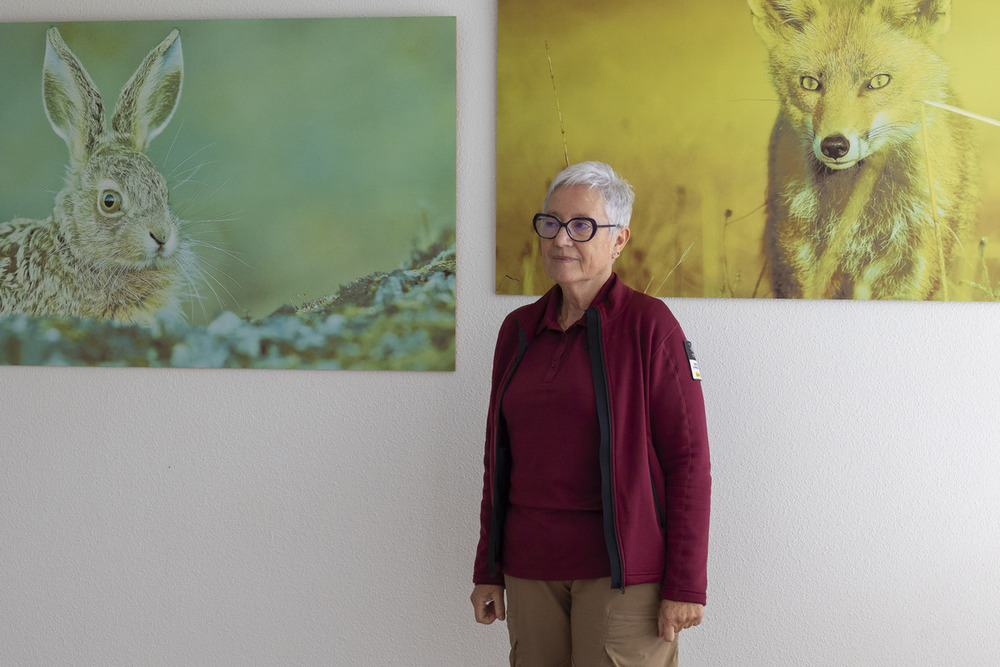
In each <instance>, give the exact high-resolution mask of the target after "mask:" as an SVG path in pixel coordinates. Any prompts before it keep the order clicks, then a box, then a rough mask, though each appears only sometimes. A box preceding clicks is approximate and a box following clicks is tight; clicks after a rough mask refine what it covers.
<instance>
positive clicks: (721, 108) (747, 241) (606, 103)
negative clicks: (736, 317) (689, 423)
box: [496, 0, 1000, 301]
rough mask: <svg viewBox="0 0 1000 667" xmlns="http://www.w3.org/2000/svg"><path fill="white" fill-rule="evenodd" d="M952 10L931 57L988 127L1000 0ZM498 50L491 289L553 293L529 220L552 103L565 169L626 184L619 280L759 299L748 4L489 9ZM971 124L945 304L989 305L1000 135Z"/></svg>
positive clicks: (541, 185) (753, 56)
mask: <svg viewBox="0 0 1000 667" xmlns="http://www.w3.org/2000/svg"><path fill="white" fill-rule="evenodd" d="M951 12H952V22H951V28H950V29H949V31H948V32H947V33H946V34H945V35H944V36H943V38H942V39H941V43H940V48H939V52H940V53H941V55H942V56H943V57H944V59H945V60H946V62H947V63H948V65H949V67H950V72H951V84H952V87H953V88H954V90H955V93H956V95H957V99H958V101H959V104H960V105H961V106H962V108H964V109H967V110H969V111H972V112H974V113H977V114H980V115H983V116H987V117H990V118H994V119H1000V71H998V70H1000V57H998V56H1000V46H997V42H996V40H995V33H996V26H997V25H1000V3H995V2H992V1H987V0H954V1H953V2H952V10H951ZM498 42H499V43H498V46H499V55H498V66H497V263H496V290H497V293H499V294H541V293H543V292H544V291H545V290H546V289H548V287H549V286H550V285H551V284H552V282H551V280H549V279H548V277H547V276H546V275H545V271H544V269H543V267H542V264H541V262H540V261H539V259H538V256H537V253H538V243H537V237H536V236H535V234H534V233H533V231H532V229H531V218H532V216H533V215H534V214H535V213H537V212H538V211H540V210H541V207H542V202H543V199H544V197H545V192H546V190H547V188H548V184H549V183H550V182H551V180H552V177H553V176H555V174H556V173H557V172H558V171H559V170H560V169H562V168H563V167H564V166H565V165H566V157H565V155H564V142H563V134H562V132H561V127H560V114H559V111H557V106H556V97H557V96H558V104H559V110H561V115H562V128H564V130H565V150H566V153H568V159H569V162H570V163H575V162H580V161H583V160H600V161H604V162H608V163H609V164H611V165H612V166H613V167H614V168H615V170H616V171H618V173H619V174H620V175H621V176H623V177H624V178H625V179H627V180H628V181H629V182H631V183H632V185H633V186H634V188H635V192H636V201H635V206H634V209H633V213H632V222H631V230H632V239H631V240H630V241H629V244H628V246H627V247H626V248H625V251H624V252H623V253H622V255H621V257H620V258H619V259H618V260H617V261H616V263H615V270H616V271H617V272H618V273H619V275H621V276H622V278H623V279H624V281H625V282H626V283H628V284H629V285H631V286H632V287H634V288H636V289H638V290H644V291H645V292H646V293H648V294H652V295H655V296H660V297H665V296H681V297H770V296H771V289H770V285H769V280H768V276H767V275H766V273H765V272H763V268H764V253H763V233H764V223H765V216H766V214H765V211H764V197H765V189H766V187H767V157H768V140H769V137H770V132H771V126H772V125H773V123H774V119H775V117H776V115H777V112H778V100H777V95H776V94H775V92H774V89H773V87H772V85H771V81H770V77H769V75H768V70H767V67H768V64H767V50H766V49H765V47H764V44H763V42H761V40H760V38H759V37H758V36H757V34H756V33H755V32H754V29H753V25H752V21H751V16H750V10H749V8H748V6H747V4H746V2H745V0H721V1H718V2H701V1H699V0H688V1H680V0H671V1H667V2H649V1H648V0H625V1H621V2H604V1H603V0H582V1H581V0H549V1H548V2H538V3H536V2H532V1H530V0H499V27H498ZM546 45H547V47H546ZM550 59H551V69H550ZM553 79H554V81H553ZM553 84H554V87H555V92H554V91H553ZM973 128H974V137H975V141H976V143H977V144H978V149H979V158H978V159H979V161H980V173H979V177H978V178H979V199H980V201H979V209H978V216H977V220H976V222H975V224H974V226H973V229H972V230H971V231H970V232H969V233H968V234H966V235H965V237H963V238H961V239H960V241H961V246H956V248H955V251H954V254H953V260H952V264H951V268H950V271H949V299H951V300H962V301H981V300H996V299H1000V293H998V287H1000V286H998V284H997V281H1000V159H997V157H996V156H997V155H1000V127H995V126H992V125H988V124H986V123H982V122H975V121H974V122H973ZM981 239H986V243H985V245H983V244H981ZM984 267H985V268H984ZM991 282H992V290H990V289H989V288H990V283H991ZM973 283H975V284H973ZM935 298H938V299H940V298H941V294H940V290H939V291H938V294H937V295H936V296H935Z"/></svg>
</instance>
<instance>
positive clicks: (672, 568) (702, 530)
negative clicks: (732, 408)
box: [650, 325, 712, 604]
mask: <svg viewBox="0 0 1000 667" xmlns="http://www.w3.org/2000/svg"><path fill="white" fill-rule="evenodd" d="M692 356H693V354H692ZM650 380H651V391H650V402H651V405H650V429H651V436H652V440H653V447H654V449H655V450H656V454H657V458H658V460H659V463H660V466H661V467H662V472H663V485H664V496H665V498H664V505H665V512H666V514H665V540H666V550H665V559H664V560H665V562H664V572H663V585H662V588H661V591H660V597H661V598H663V599H665V600H676V601H679V602H695V603H698V604H705V598H706V595H705V593H706V588H707V583H708V581H707V580H708V575H707V567H708V525H709V509H710V504H711V493H712V477H711V462H710V457H709V451H708V429H707V425H706V421H705V402H704V398H703V396H702V392H701V380H700V379H695V377H694V371H693V370H692V368H691V365H690V362H689V359H688V351H687V349H686V348H685V338H684V333H683V331H682V330H681V328H680V326H677V325H674V326H673V327H672V328H671V330H670V333H669V334H668V335H667V336H666V338H665V339H664V340H663V341H662V342H661V343H660V345H659V346H658V348H657V349H655V350H654V354H653V359H652V364H651V369H650Z"/></svg>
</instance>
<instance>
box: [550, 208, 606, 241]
mask: <svg viewBox="0 0 1000 667" xmlns="http://www.w3.org/2000/svg"><path fill="white" fill-rule="evenodd" d="M531 224H532V225H533V226H534V228H535V233H536V234H538V235H539V236H541V237H542V238H543V239H554V238H555V237H556V236H558V235H559V230H560V229H562V228H563V227H565V228H566V233H567V234H568V235H569V237H570V239H572V240H574V241H578V242H580V243H585V242H587V241H589V240H590V239H592V238H594V234H596V233H597V230H598V229H603V228H607V227H621V225H599V224H597V221H596V220H594V219H593V218H570V219H569V220H567V221H566V222H563V221H561V220H560V219H559V218H557V217H555V216H554V215H549V214H548V213H538V214H536V215H535V217H534V219H533V220H532V221H531Z"/></svg>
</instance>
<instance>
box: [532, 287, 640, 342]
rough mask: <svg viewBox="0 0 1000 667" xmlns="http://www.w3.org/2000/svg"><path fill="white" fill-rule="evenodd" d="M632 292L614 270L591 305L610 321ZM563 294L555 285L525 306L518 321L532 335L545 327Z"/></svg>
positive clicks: (604, 318)
mask: <svg viewBox="0 0 1000 667" xmlns="http://www.w3.org/2000/svg"><path fill="white" fill-rule="evenodd" d="M632 292H633V290H632V288H631V287H629V286H628V285H626V284H625V283H624V282H622V281H621V279H620V278H619V277H618V274H616V273H613V272H612V274H611V277H610V278H608V280H607V282H606V283H604V285H603V286H602V287H601V289H600V291H598V293H597V296H596V297H594V301H593V303H591V304H590V306H591V308H597V310H598V311H599V312H600V314H601V319H602V320H603V321H605V322H609V321H611V320H613V319H615V318H616V317H618V316H619V315H620V314H621V312H622V311H623V310H624V309H625V304H626V303H627V302H628V300H629V297H630V296H631V294H632ZM561 295H562V291H561V288H560V287H559V285H553V286H552V288H551V289H550V290H549V291H548V292H546V293H545V294H543V295H542V297H541V298H540V299H538V301H535V302H534V303H532V304H529V305H527V306H525V307H524V310H523V311H522V315H521V317H518V323H519V324H520V325H521V327H522V329H524V330H525V331H526V332H528V333H529V335H530V336H531V337H534V336H535V335H537V334H538V333H539V332H541V331H542V330H543V329H545V327H546V324H547V321H548V318H547V315H549V314H551V313H554V312H555V309H556V308H558V306H559V299H560V297H561Z"/></svg>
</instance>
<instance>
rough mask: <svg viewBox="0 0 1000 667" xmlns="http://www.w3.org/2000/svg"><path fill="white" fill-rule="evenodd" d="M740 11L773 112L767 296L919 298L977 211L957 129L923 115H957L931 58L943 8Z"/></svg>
mask: <svg viewBox="0 0 1000 667" xmlns="http://www.w3.org/2000/svg"><path fill="white" fill-rule="evenodd" d="M748 3H749V5H750V10H751V14H752V18H753V25H754V29H755V30H756V32H757V34H758V35H759V36H760V37H761V39H762V40H763V41H764V44H765V45H766V46H767V49H768V52H769V62H770V74H771V79H772V82H773V84H774V88H775V91H776V92H777V94H778V98H779V101H780V105H781V106H780V111H779V112H778V117H777V120H776V121H775V123H774V128H773V130H772V132H771V141H770V149H769V162H768V193H767V225H766V230H765V238H764V246H765V253H766V255H767V259H768V263H769V265H770V276H771V287H772V291H773V293H774V296H776V297H801V298H854V299H930V298H932V297H933V296H934V294H935V292H936V291H937V290H938V288H939V287H940V286H941V285H942V284H943V281H944V280H945V275H942V271H943V270H944V271H945V272H946V271H947V266H948V264H949V262H950V259H951V256H952V254H953V249H954V247H955V245H956V243H957V242H958V239H959V238H960V237H961V235H962V233H963V232H964V231H966V230H967V228H968V227H969V225H970V223H971V221H972V219H973V216H974V214H975V208H976V193H975V187H974V183H973V181H974V171H975V159H974V158H972V141H971V137H970V132H971V128H970V127H969V122H968V121H967V120H966V119H965V118H963V117H961V116H959V115H957V114H954V113H950V112H947V111H944V110H941V109H938V108H935V107H931V106H929V105H924V104H923V101H924V100H928V101H932V102H939V103H945V104H950V105H956V104H957V103H956V100H955V97H954V95H953V93H952V90H951V86H950V84H949V77H948V68H947V65H946V63H945V62H944V60H943V59H942V58H941V56H940V55H939V54H938V53H937V50H936V45H937V43H938V40H939V39H940V37H941V36H942V35H943V34H944V33H945V32H946V31H947V30H948V27H949V25H950V22H951V3H950V1H949V0H841V1H837V0H748ZM921 107H924V108H923V110H922V109H921ZM922 112H923V114H924V117H925V118H926V130H925V127H924V123H923V122H922V117H921V114H922ZM925 131H926V145H927V152H928V153H929V159H928V155H925V150H924V145H925V144H924V141H925V138H924V132H925ZM928 163H929V164H930V174H929V173H928ZM931 188H933V203H932V197H931ZM935 213H936V216H935ZM935 217H936V219H937V222H936V223H935Z"/></svg>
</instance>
